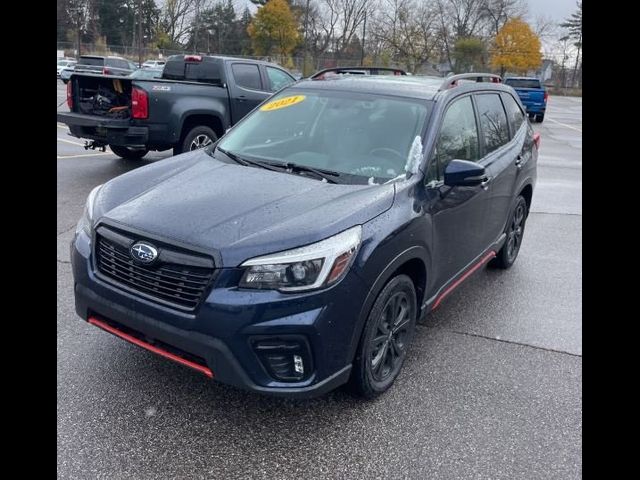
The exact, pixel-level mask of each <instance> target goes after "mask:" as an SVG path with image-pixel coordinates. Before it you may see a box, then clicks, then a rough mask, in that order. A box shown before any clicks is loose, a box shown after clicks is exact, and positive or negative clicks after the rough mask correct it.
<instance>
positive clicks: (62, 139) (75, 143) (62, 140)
mask: <svg viewBox="0 0 640 480" xmlns="http://www.w3.org/2000/svg"><path fill="white" fill-rule="evenodd" d="M58 141H59V142H64V143H70V144H71V145H78V146H79V147H84V143H78V142H74V141H71V140H67V139H65V138H58Z"/></svg>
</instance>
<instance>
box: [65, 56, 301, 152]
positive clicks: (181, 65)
mask: <svg viewBox="0 0 640 480" xmlns="http://www.w3.org/2000/svg"><path fill="white" fill-rule="evenodd" d="M293 82H295V79H294V78H293V76H291V75H290V74H289V73H288V72H286V71H285V70H283V69H282V68H280V67H278V66H277V65H274V64H271V63H267V62H262V61H258V60H246V59H240V58H229V57H218V56H201V55H174V56H171V57H169V58H168V59H167V63H166V64H165V67H164V70H163V72H162V78H160V79H148V80H147V79H136V78H128V77H118V76H113V75H92V74H73V75H72V76H71V79H70V81H69V83H67V104H68V105H69V110H70V112H59V113H58V122H61V123H64V124H66V125H67V126H68V127H69V130H70V132H71V135H73V136H75V137H78V138H85V139H88V140H89V142H88V143H87V147H86V148H102V147H105V146H107V145H109V147H110V148H111V150H112V151H113V153H115V154H116V155H118V156H120V157H123V158H130V159H137V158H142V157H144V156H145V155H146V154H147V152H148V151H149V150H159V151H162V150H168V149H169V148H173V152H174V154H175V155H177V154H179V153H182V152H185V151H189V150H195V149H197V148H202V147H205V146H207V145H209V144H211V143H212V142H214V141H216V140H217V139H218V137H220V136H222V135H223V134H224V132H225V131H226V130H227V129H228V128H229V127H231V126H232V125H234V124H235V123H236V122H238V121H239V120H240V119H242V117H244V116H245V115H246V114H247V113H249V112H250V111H251V110H253V108H254V107H256V105H258V104H259V103H261V102H262V101H263V100H265V99H266V98H267V97H269V96H270V95H271V94H272V93H273V92H275V91H277V90H280V88H282V87H284V86H285V85H288V84H290V83H293Z"/></svg>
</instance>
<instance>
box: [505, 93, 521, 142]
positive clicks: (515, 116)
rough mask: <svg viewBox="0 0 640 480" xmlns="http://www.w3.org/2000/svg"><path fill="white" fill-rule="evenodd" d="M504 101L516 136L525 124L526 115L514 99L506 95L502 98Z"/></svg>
mask: <svg viewBox="0 0 640 480" xmlns="http://www.w3.org/2000/svg"><path fill="white" fill-rule="evenodd" d="M502 99H503V100H504V106H505V108H506V109H507V116H508V117H509V123H510V124H511V128H512V129H513V134H514V135H515V134H516V132H517V131H518V130H520V126H522V124H523V123H524V118H525V117H524V113H523V111H522V110H520V106H519V105H518V102H516V101H515V100H514V98H513V97H512V96H511V95H509V94H506V95H504V96H503V97H502Z"/></svg>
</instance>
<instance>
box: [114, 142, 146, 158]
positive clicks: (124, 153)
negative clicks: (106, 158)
mask: <svg viewBox="0 0 640 480" xmlns="http://www.w3.org/2000/svg"><path fill="white" fill-rule="evenodd" d="M109 148H110V149H111V151H112V152H113V153H115V154H116V155H117V156H119V157H120V158H124V159H126V160H140V159H141V158H142V157H144V156H145V155H146V154H147V153H149V149H147V148H141V149H133V148H129V147H121V146H118V145H109Z"/></svg>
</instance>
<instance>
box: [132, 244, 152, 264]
mask: <svg viewBox="0 0 640 480" xmlns="http://www.w3.org/2000/svg"><path fill="white" fill-rule="evenodd" d="M130 253H131V258H133V259H134V260H137V261H138V262H140V263H151V262H153V261H154V260H155V259H156V258H158V250H157V249H156V248H155V247H152V246H151V245H149V244H148V243H143V242H138V243H134V244H133V246H132V247H131V250H130Z"/></svg>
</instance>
